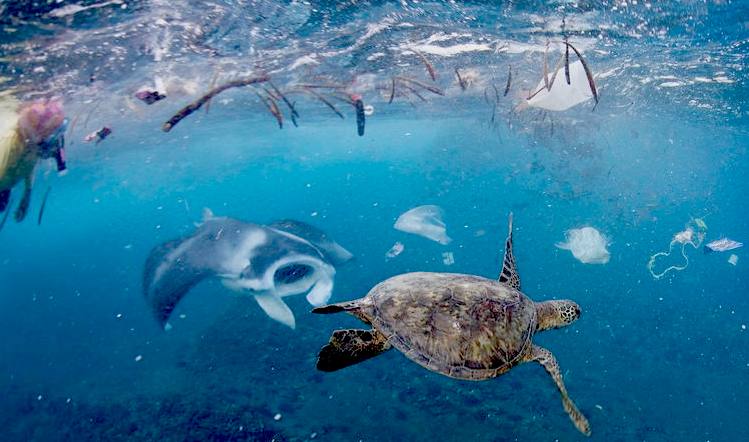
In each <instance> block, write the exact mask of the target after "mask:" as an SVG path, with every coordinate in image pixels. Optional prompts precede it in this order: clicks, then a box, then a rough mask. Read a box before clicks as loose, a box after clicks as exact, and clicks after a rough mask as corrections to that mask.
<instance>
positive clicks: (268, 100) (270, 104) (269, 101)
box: [255, 88, 283, 129]
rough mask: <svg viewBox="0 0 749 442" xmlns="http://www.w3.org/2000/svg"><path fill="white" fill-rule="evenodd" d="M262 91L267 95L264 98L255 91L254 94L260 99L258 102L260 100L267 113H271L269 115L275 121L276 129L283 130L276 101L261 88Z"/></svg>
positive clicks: (281, 118) (281, 116)
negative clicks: (276, 123)
mask: <svg viewBox="0 0 749 442" xmlns="http://www.w3.org/2000/svg"><path fill="white" fill-rule="evenodd" d="M263 90H264V91H265V93H266V94H267V95H268V96H267V97H264V96H263V94H261V93H260V92H258V91H255V93H256V94H257V96H258V97H260V100H262V102H263V103H264V104H265V106H266V107H267V108H268V111H269V112H270V113H271V115H273V116H274V117H275V118H276V121H277V122H278V128H279V129H283V115H282V114H281V110H280V109H279V108H278V104H276V100H275V99H274V98H273V96H272V95H271V93H270V92H269V91H268V89H265V88H263Z"/></svg>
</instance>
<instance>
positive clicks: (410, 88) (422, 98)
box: [401, 84, 427, 101]
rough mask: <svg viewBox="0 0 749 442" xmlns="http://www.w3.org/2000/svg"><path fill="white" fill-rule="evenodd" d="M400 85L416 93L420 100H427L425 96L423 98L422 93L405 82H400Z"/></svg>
mask: <svg viewBox="0 0 749 442" xmlns="http://www.w3.org/2000/svg"><path fill="white" fill-rule="evenodd" d="M401 86H402V87H404V88H406V90H408V91H409V92H411V93H412V94H414V95H416V96H417V97H419V99H420V100H421V101H427V99H426V98H424V96H423V95H421V94H420V93H419V92H418V91H417V90H416V89H414V88H412V87H411V86H409V85H407V84H401Z"/></svg>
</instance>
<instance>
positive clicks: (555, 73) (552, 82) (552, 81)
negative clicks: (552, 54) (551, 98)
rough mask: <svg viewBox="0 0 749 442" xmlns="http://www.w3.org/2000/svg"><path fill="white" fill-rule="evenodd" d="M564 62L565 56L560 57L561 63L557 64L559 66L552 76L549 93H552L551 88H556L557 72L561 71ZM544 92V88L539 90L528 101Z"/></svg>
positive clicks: (555, 68)
mask: <svg viewBox="0 0 749 442" xmlns="http://www.w3.org/2000/svg"><path fill="white" fill-rule="evenodd" d="M563 61H564V56H563V55H562V56H560V57H559V61H558V62H557V65H556V66H555V67H554V73H553V74H551V80H550V81H549V89H548V90H549V91H551V87H552V86H554V81H556V79H557V72H559V69H560V68H561V67H562V62H563ZM542 90H544V88H539V89H538V90H537V91H536V92H534V93H532V94H530V95H529V96H528V98H526V100H531V99H532V98H533V97H535V96H536V95H538V94H539V93H541V91H542Z"/></svg>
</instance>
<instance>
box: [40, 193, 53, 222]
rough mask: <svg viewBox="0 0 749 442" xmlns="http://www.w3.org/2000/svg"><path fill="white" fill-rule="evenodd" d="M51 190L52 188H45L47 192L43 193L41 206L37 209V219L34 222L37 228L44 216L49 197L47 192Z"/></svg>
mask: <svg viewBox="0 0 749 442" xmlns="http://www.w3.org/2000/svg"><path fill="white" fill-rule="evenodd" d="M51 190H52V186H47V190H46V191H45V192H44V197H43V198H42V205H41V207H40V208H39V217H38V218H37V220H36V224H37V225H38V226H40V225H42V216H43V215H44V208H45V207H46V206H47V198H48V197H49V192H50V191H51Z"/></svg>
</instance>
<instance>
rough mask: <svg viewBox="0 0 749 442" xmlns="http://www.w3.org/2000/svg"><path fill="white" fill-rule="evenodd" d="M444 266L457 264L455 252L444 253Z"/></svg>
mask: <svg viewBox="0 0 749 442" xmlns="http://www.w3.org/2000/svg"><path fill="white" fill-rule="evenodd" d="M442 264H444V265H446V266H451V265H453V264H455V257H454V256H453V252H442Z"/></svg>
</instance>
